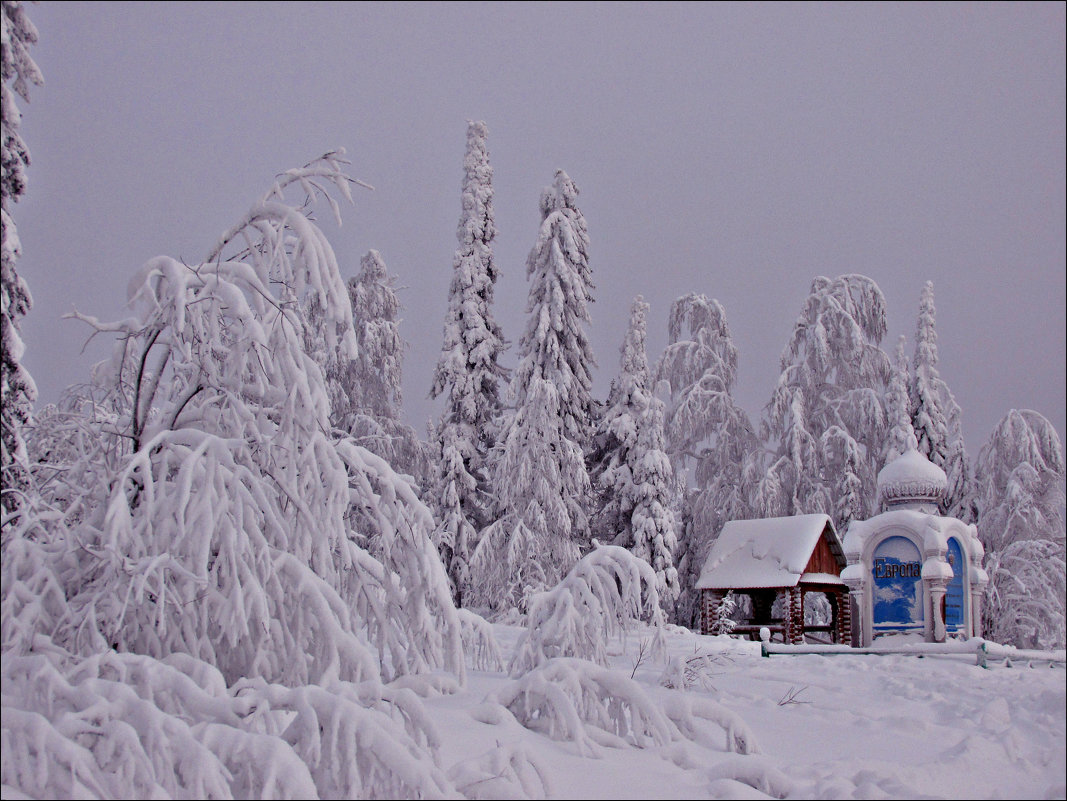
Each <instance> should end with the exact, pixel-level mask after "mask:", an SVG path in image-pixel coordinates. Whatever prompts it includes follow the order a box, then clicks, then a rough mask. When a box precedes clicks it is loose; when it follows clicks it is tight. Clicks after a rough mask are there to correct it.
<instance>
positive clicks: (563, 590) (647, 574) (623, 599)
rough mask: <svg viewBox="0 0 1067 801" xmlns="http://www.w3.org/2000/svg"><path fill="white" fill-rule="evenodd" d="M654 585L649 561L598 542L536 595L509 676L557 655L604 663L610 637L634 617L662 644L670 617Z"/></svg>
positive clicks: (617, 634) (621, 632) (622, 633)
mask: <svg viewBox="0 0 1067 801" xmlns="http://www.w3.org/2000/svg"><path fill="white" fill-rule="evenodd" d="M656 584H657V582H656V574H655V573H654V572H653V571H652V568H651V567H650V566H649V564H648V562H646V561H644V560H643V559H640V558H639V557H636V556H634V555H633V554H632V553H630V552H629V551H628V550H626V549H625V548H622V547H620V546H618V545H598V547H596V548H595V549H594V550H592V551H590V552H589V553H588V554H586V555H585V556H584V557H582V559H581V560H580V561H579V562H578V564H576V565H575V566H574V567H573V568H572V569H571V571H570V572H569V573H568V574H567V575H566V576H565V577H564V579H563V580H562V581H561V582H560V583H559V584H557V585H556V586H555V587H554V588H552V589H551V590H549V591H547V592H543V593H540V594H539V595H535V596H534V597H533V600H532V601H531V604H530V612H529V614H528V615H527V622H526V630H525V631H524V632H523V633H522V635H521V636H520V638H519V641H518V643H517V644H516V646H515V652H514V654H513V655H512V658H511V664H510V666H509V670H510V673H511V675H512V676H518V675H521V674H523V673H525V672H526V671H528V670H531V669H533V668H536V667H538V666H539V665H541V664H544V663H545V662H547V661H548V660H551V659H554V658H556V657H578V658H581V659H588V660H591V661H592V662H595V663H597V664H599V665H605V664H607V642H608V640H609V639H611V638H613V637H622V636H625V634H626V629H627V626H628V625H629V624H630V623H631V622H632V621H635V620H645V621H647V622H649V623H652V624H653V625H656V626H657V627H658V632H657V638H656V639H657V643H655V644H654V645H655V646H657V648H658V647H659V646H661V637H660V636H659V635H661V634H662V627H663V624H664V623H665V622H666V621H665V620H664V619H663V612H662V610H661V609H660V604H659V593H658V592H657V589H656ZM654 650H656V649H654Z"/></svg>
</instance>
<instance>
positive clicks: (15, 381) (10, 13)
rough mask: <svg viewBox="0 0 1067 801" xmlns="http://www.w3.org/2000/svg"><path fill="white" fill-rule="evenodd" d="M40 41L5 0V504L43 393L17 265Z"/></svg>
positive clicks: (17, 6)
mask: <svg viewBox="0 0 1067 801" xmlns="http://www.w3.org/2000/svg"><path fill="white" fill-rule="evenodd" d="M36 42H37V29H36V28H35V27H34V26H33V23H32V22H30V20H29V17H27V16H26V10H25V8H23V5H22V3H20V2H17V1H16V0H3V5H2V12H0V79H2V80H0V95H2V100H3V102H2V103H0V107H2V108H0V126H2V127H0V168H2V171H3V175H2V177H0V224H2V227H3V233H2V241H0V346H2V347H0V416H2V430H0V506H2V508H3V509H5V510H12V509H15V508H16V507H17V506H18V505H19V500H18V497H19V495H18V493H19V492H20V491H21V490H22V489H23V488H24V487H25V483H26V480H27V477H28V473H27V466H26V447H25V443H24V441H23V433H22V428H23V426H24V425H25V424H26V422H27V420H28V419H29V417H30V413H31V412H32V410H33V403H34V401H35V400H36V399H37V387H36V385H35V384H34V382H33V377H32V376H31V375H30V373H29V371H28V370H27V369H26V368H25V367H24V366H23V364H22V354H23V353H24V352H25V344H24V343H23V341H22V337H21V336H19V320H20V319H21V318H22V317H23V316H25V315H26V313H27V312H29V310H30V308H31V307H32V305H33V299H32V298H31V297H30V290H29V288H28V287H27V286H26V282H25V281H24V280H23V279H22V278H21V277H20V276H19V274H18V272H17V271H16V269H15V262H16V261H17V260H18V257H19V255H20V253H21V251H22V246H21V244H20V243H19V237H18V232H17V231H16V229H15V221H14V220H13V219H12V217H11V213H12V210H13V209H12V204H13V203H15V202H17V201H18V199H19V198H20V197H21V196H22V194H23V193H24V192H25V191H26V167H27V166H28V165H29V163H30V153H29V150H27V149H26V144H25V143H24V142H23V141H22V137H21V136H20V135H19V123H20V121H21V118H22V114H21V112H20V111H19V107H18V104H17V103H16V101H15V95H16V94H18V95H19V96H20V97H21V98H22V99H23V100H25V101H26V102H29V100H30V89H29V85H30V84H31V83H33V84H37V85H38V86H40V85H41V83H42V79H41V73H40V71H39V70H38V69H37V65H36V64H35V63H34V61H33V59H32V58H31V57H30V54H29V48H30V46H31V45H33V44H36Z"/></svg>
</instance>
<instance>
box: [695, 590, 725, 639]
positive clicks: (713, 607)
mask: <svg viewBox="0 0 1067 801" xmlns="http://www.w3.org/2000/svg"><path fill="white" fill-rule="evenodd" d="M701 592H702V593H703V594H704V597H703V598H702V599H701V600H702V601H703V603H701V605H700V633H701V634H722V633H723V632H722V631H721V630H720V629H721V627H720V626H719V625H718V620H719V607H720V606H721V605H722V598H723V595H722V593H721V592H718V591H716V590H701Z"/></svg>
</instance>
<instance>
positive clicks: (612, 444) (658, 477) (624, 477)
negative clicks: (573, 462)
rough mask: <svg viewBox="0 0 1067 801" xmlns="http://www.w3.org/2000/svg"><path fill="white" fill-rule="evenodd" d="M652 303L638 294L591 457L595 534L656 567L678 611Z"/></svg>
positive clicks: (666, 597)
mask: <svg viewBox="0 0 1067 801" xmlns="http://www.w3.org/2000/svg"><path fill="white" fill-rule="evenodd" d="M647 316H648V304H647V303H645V302H644V299H643V298H642V297H641V296H640V295H638V296H637V297H636V298H634V302H633V305H632V306H631V308H630V324H629V326H627V330H626V337H625V339H624V340H623V344H622V347H621V348H620V354H621V358H620V360H619V376H618V378H617V379H616V380H615V381H614V382H612V387H611V392H610V394H609V396H608V403H607V408H606V410H605V411H604V413H603V415H602V416H601V418H600V421H599V424H598V426H597V432H596V434H595V436H594V438H593V443H594V444H593V448H592V454H591V456H590V457H589V458H588V459H587V463H588V464H589V465H590V478H591V480H592V481H593V484H594V488H595V491H596V497H597V506H598V507H599V508H598V511H597V513H596V515H595V516H594V518H593V533H594V536H596V535H597V534H598V533H599V534H600V535H601V536H602V537H603V538H604V539H605V540H608V541H612V542H613V543H614V544H616V545H621V546H623V547H626V548H629V549H630V550H632V551H633V552H634V553H635V554H636V555H637V556H639V557H640V558H642V559H644V560H645V561H646V562H648V563H649V564H650V565H652V566H653V569H654V570H655V571H656V576H657V581H658V583H659V594H660V601H661V603H662V604H663V605H664V609H665V611H668V614H669V616H670V617H673V613H674V602H675V600H676V599H677V597H678V573H677V571H676V570H675V568H674V549H675V546H676V544H677V532H676V531H675V517H674V509H673V501H674V498H673V490H674V471H673V470H672V469H671V464H670V460H669V459H668V458H667V455H666V453H664V442H663V439H664V437H663V402H662V401H661V400H659V399H658V398H656V397H654V396H653V395H652V393H651V389H650V386H649V384H650V382H651V377H650V374H649V369H648V357H647V355H646V351H645V340H646V319H647Z"/></svg>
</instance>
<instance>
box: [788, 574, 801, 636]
mask: <svg viewBox="0 0 1067 801" xmlns="http://www.w3.org/2000/svg"><path fill="white" fill-rule="evenodd" d="M785 641H786V642H787V643H789V644H790V645H801V644H802V643H803V642H804V592H803V590H801V589H800V587H799V586H796V587H791V588H790V589H789V606H788V609H787V610H786V614H785Z"/></svg>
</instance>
